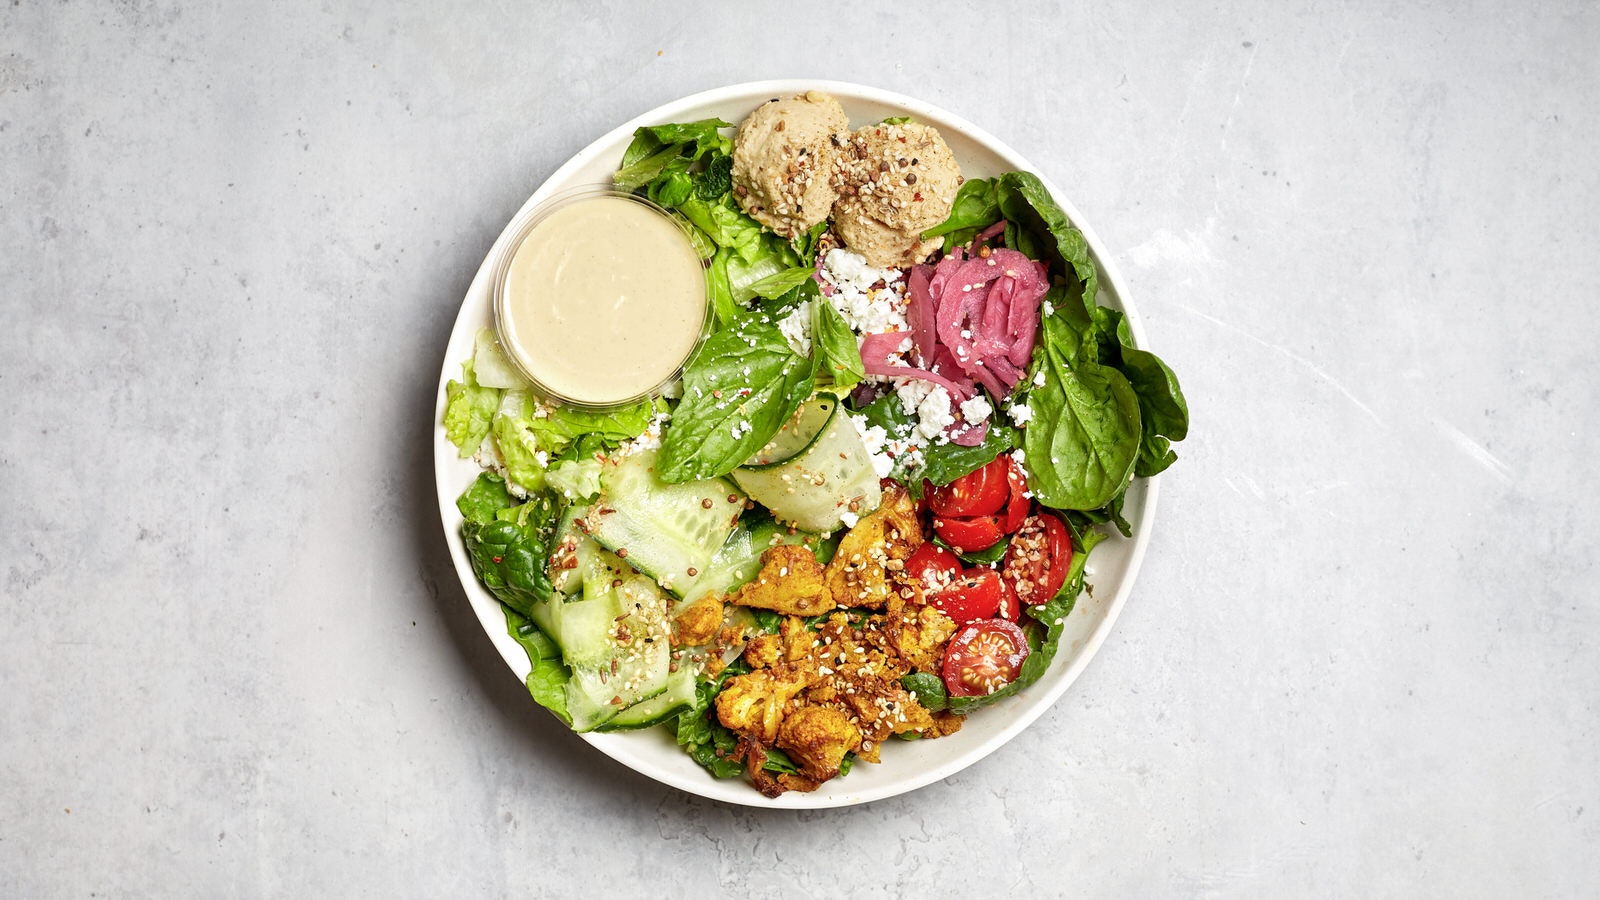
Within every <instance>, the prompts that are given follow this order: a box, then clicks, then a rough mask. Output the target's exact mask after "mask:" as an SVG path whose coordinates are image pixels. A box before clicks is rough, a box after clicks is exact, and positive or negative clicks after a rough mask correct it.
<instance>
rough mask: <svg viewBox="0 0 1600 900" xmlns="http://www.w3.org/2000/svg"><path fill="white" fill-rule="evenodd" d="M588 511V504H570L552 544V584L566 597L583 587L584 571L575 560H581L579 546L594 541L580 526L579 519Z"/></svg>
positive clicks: (557, 528) (557, 527) (557, 591)
mask: <svg viewBox="0 0 1600 900" xmlns="http://www.w3.org/2000/svg"><path fill="white" fill-rule="evenodd" d="M588 511H589V507H587V506H579V505H577V504H573V505H571V506H568V507H567V509H566V511H565V512H563V513H562V514H561V523H560V524H559V525H557V526H556V537H555V543H553V544H551V546H552V547H553V548H554V549H553V550H552V551H551V553H550V586H551V587H553V588H555V590H556V593H558V594H561V595H562V596H565V597H571V596H572V595H573V594H576V593H577V592H578V590H579V589H580V588H582V587H583V573H582V571H581V570H580V568H579V566H578V565H577V564H576V563H574V562H573V560H574V559H576V560H577V561H578V562H581V561H582V556H581V554H580V552H579V548H580V547H581V546H582V545H583V544H584V543H586V542H587V543H589V544H593V543H594V542H593V541H591V540H589V536H588V535H586V534H584V533H583V530H582V529H580V528H579V527H578V520H579V519H580V518H582V517H583V515H584V513H586V512H588Z"/></svg>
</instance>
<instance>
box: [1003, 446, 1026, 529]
mask: <svg viewBox="0 0 1600 900" xmlns="http://www.w3.org/2000/svg"><path fill="white" fill-rule="evenodd" d="M1006 462H1008V463H1010V465H1009V466H1007V467H1006V484H1007V485H1009V486H1010V488H1011V498H1010V499H1009V500H1007V501H1006V511H1005V514H1004V515H1003V516H1001V517H1000V530H1001V531H1004V532H1005V533H1006V534H1016V533H1017V529H1018V528H1021V527H1022V523H1023V521H1024V520H1026V519H1027V518H1028V510H1029V509H1030V508H1031V507H1032V506H1033V501H1032V500H1029V499H1028V479H1027V477H1026V476H1024V475H1023V474H1022V467H1021V466H1019V465H1017V461H1016V460H1014V459H1012V458H1011V457H1009V456H1007V457H1006Z"/></svg>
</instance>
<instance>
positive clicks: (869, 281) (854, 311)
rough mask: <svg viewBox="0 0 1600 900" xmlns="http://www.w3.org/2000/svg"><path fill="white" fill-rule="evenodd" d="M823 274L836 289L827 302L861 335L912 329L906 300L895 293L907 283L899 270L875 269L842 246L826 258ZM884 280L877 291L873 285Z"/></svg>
mask: <svg viewBox="0 0 1600 900" xmlns="http://www.w3.org/2000/svg"><path fill="white" fill-rule="evenodd" d="M821 274H822V278H823V280H824V281H826V282H827V283H828V284H830V285H832V286H833V289H834V290H833V295H832V296H830V297H828V298H827V302H829V303H832V304H833V308H834V309H837V310H838V311H839V315H840V316H842V317H844V320H845V322H846V323H847V324H848V325H849V326H850V327H851V328H852V329H854V330H855V332H856V333H857V334H862V335H867V334H879V333H881V332H885V331H905V330H907V329H908V328H909V326H908V325H907V324H906V311H905V310H906V304H905V298H904V297H903V296H901V295H900V293H899V292H898V291H896V290H895V286H896V285H901V284H903V283H904V282H903V281H902V279H901V272H900V270H899V269H894V268H888V269H878V268H874V267H872V266H869V265H867V261H866V260H865V259H864V258H863V257H862V256H861V255H860V254H858V253H853V252H851V251H849V250H846V249H844V248H842V247H839V248H835V249H833V250H829V251H828V254H827V255H826V256H824V257H823V258H822V272H821ZM880 281H881V282H883V284H884V287H881V288H877V289H876V290H874V289H873V285H875V284H877V283H878V282H880Z"/></svg>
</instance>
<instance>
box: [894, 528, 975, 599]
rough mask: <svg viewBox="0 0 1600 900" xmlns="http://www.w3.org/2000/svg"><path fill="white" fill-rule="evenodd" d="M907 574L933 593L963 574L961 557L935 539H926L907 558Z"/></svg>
mask: <svg viewBox="0 0 1600 900" xmlns="http://www.w3.org/2000/svg"><path fill="white" fill-rule="evenodd" d="M905 574H906V577H907V578H908V579H910V580H911V582H912V583H913V584H920V585H922V588H923V591H924V592H925V593H929V594H931V593H933V592H935V591H938V590H940V589H942V588H943V587H944V586H945V585H947V584H949V583H950V582H952V581H954V580H955V579H956V577H957V576H958V575H960V574H961V559H960V558H959V557H957V556H956V555H955V554H954V553H951V552H950V551H949V550H946V549H945V548H943V547H941V546H939V545H938V544H935V543H934V542H933V541H926V542H924V543H923V545H922V546H921V547H918V548H917V549H916V552H914V553H912V554H911V556H910V557H908V558H907V559H906V567H905Z"/></svg>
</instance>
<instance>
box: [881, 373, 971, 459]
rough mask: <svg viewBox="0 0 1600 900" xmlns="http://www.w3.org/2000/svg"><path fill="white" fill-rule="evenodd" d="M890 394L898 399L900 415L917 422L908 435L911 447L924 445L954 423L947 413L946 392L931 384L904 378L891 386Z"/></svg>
mask: <svg viewBox="0 0 1600 900" xmlns="http://www.w3.org/2000/svg"><path fill="white" fill-rule="evenodd" d="M894 392H895V396H896V397H898V398H899V399H900V410H901V412H904V413H905V414H906V415H908V416H916V417H917V418H918V419H919V421H918V422H917V427H916V428H915V429H913V430H912V432H911V434H910V438H911V441H912V442H913V443H915V444H926V443H928V442H929V441H931V440H933V439H934V438H935V437H938V436H939V435H940V434H942V433H943V432H944V430H945V428H947V427H949V425H950V423H952V422H954V421H955V420H956V417H955V414H954V413H952V412H951V411H950V393H949V392H948V391H946V390H945V389H944V388H942V387H940V386H939V385H937V384H934V383H933V382H931V381H924V380H923V379H921V378H905V379H902V380H901V381H900V383H899V384H897V385H895V388H894Z"/></svg>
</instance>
